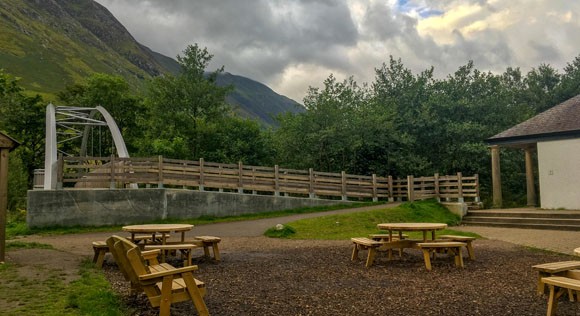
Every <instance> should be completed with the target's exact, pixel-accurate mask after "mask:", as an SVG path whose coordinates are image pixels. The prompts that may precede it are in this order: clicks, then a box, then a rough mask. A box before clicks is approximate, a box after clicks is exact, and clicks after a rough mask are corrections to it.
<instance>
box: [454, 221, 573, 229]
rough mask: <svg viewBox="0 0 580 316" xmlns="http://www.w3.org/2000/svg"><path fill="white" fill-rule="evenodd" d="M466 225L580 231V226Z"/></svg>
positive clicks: (494, 223)
mask: <svg viewBox="0 0 580 316" xmlns="http://www.w3.org/2000/svg"><path fill="white" fill-rule="evenodd" d="M462 224H464V225H467V226H469V225H471V226H489V227H505V228H525V229H549V230H570V231H580V225H552V224H528V223H502V222H478V221H469V222H462Z"/></svg>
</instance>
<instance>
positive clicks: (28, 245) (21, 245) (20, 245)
mask: <svg viewBox="0 0 580 316" xmlns="http://www.w3.org/2000/svg"><path fill="white" fill-rule="evenodd" d="M15 249H53V247H52V246H51V245H48V244H41V243H37V242H22V241H9V242H7V243H6V250H15Z"/></svg>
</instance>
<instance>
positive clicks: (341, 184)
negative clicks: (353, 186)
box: [340, 171, 348, 201]
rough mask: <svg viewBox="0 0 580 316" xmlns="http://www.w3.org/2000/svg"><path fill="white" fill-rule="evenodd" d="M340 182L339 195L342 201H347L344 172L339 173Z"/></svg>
mask: <svg viewBox="0 0 580 316" xmlns="http://www.w3.org/2000/svg"><path fill="white" fill-rule="evenodd" d="M340 176H341V180H340V194H341V195H342V200H343V201H347V200H348V196H347V195H346V172H344V171H341V172H340Z"/></svg>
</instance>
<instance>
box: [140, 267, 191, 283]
mask: <svg viewBox="0 0 580 316" xmlns="http://www.w3.org/2000/svg"><path fill="white" fill-rule="evenodd" d="M197 269H198V268H197V266H196V265H194V266H188V267H182V268H175V269H171V270H167V271H160V272H153V273H149V274H144V275H140V276H139V280H142V281H144V280H151V279H156V278H162V277H164V276H168V275H175V274H182V273H186V272H193V271H195V270H197Z"/></svg>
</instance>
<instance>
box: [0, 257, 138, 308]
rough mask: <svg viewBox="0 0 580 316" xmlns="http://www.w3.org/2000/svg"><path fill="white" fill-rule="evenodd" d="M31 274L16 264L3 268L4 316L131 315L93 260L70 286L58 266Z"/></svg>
mask: <svg viewBox="0 0 580 316" xmlns="http://www.w3.org/2000/svg"><path fill="white" fill-rule="evenodd" d="M40 259H41V258H39V260H40ZM32 269H33V270H32V271H30V272H29V273H28V274H23V273H22V272H21V267H20V266H18V265H15V264H2V265H0V280H1V281H0V298H1V301H2V304H0V314H2V315H111V316H115V315H129V314H130V313H128V312H127V310H125V309H124V308H123V307H122V306H123V304H122V301H121V299H120V297H119V296H118V295H117V294H115V293H114V292H113V290H112V288H111V286H110V284H109V283H108V282H107V280H106V279H105V277H104V275H103V273H102V272H101V271H100V270H97V269H95V268H93V265H92V263H91V262H90V261H86V262H84V263H83V264H82V265H81V267H80V277H79V279H77V280H75V281H72V282H70V283H67V282H66V281H65V280H64V278H63V277H62V271H61V270H60V269H59V268H58V267H54V268H49V267H46V266H43V265H35V266H34V267H33V268H32Z"/></svg>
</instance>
